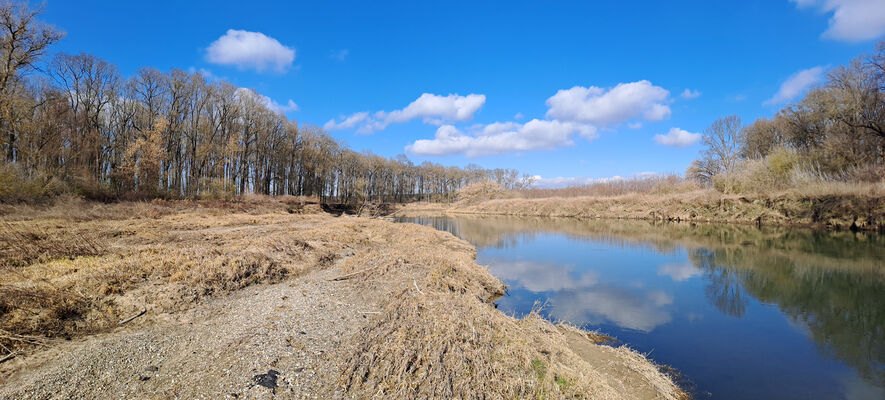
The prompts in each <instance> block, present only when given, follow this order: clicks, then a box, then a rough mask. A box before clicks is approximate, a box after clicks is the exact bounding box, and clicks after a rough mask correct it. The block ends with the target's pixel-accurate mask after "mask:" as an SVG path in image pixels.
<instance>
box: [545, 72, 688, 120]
mask: <svg viewBox="0 0 885 400" xmlns="http://www.w3.org/2000/svg"><path fill="white" fill-rule="evenodd" d="M669 96H670V92H668V91H667V90H666V89H664V88H662V87H659V86H654V85H652V84H651V82H649V81H645V80H643V81H638V82H630V83H620V84H618V85H617V86H615V87H614V88H612V89H610V90H605V89H603V88H599V87H596V86H590V87H583V86H575V87H573V88H571V89H563V90H559V91H558V92H556V94H555V95H553V96H552V97H550V98H549V99H547V107H549V110H548V111H547V116H548V117H553V118H556V119H559V120H564V121H580V122H586V123H591V124H594V125H596V126H600V127H605V126H612V125H617V124H620V123H623V122H626V121H629V120H633V119H637V118H644V119H646V120H650V121H660V120H662V119H665V118H668V117H669V116H670V107H669V106H667V104H666V102H667V100H668V98H669Z"/></svg>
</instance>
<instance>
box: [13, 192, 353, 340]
mask: <svg viewBox="0 0 885 400" xmlns="http://www.w3.org/2000/svg"><path fill="white" fill-rule="evenodd" d="M244 208H246V209H248V210H249V212H250V213H246V212H241V211H240V210H241V209H244ZM14 210H15V211H21V212H10V213H8V214H6V215H4V216H3V217H2V219H3V220H0V234H2V237H0V330H2V331H0V353H8V352H10V351H13V350H15V349H18V348H20V347H23V346H24V347H27V346H26V345H27V344H32V343H35V342H40V341H44V340H45V339H49V338H54V337H60V336H73V335H80V334H86V333H92V332H97V331H101V330H103V329H107V328H109V327H112V326H115V325H116V321H118V320H119V319H120V318H122V317H125V316H126V315H128V314H131V313H132V312H133V311H135V310H137V309H139V308H140V307H148V308H151V309H157V310H161V311H163V310H165V311H168V310H175V309H180V308H182V307H190V306H191V305H193V303H194V301H195V300H196V299H198V298H200V297H202V296H207V295H212V294H216V293H223V292H227V291H231V290H236V289H239V288H242V287H244V286H247V285H251V284H255V283H263V282H275V281H279V280H282V279H284V278H286V277H291V276H297V275H299V274H301V273H303V272H304V271H306V270H308V269H310V268H315V267H323V266H327V265H328V264H329V261H330V260H332V259H334V258H335V252H337V251H339V250H340V248H342V247H343V246H344V243H346V241H345V240H340V241H338V242H334V243H329V242H327V241H326V240H324V239H325V237H324V231H325V229H326V228H325V227H324V226H323V224H322V223H321V221H322V219H323V217H322V216H318V215H314V216H296V215H293V214H290V213H289V212H287V211H286V210H287V205H286V203H285V202H281V201H278V200H271V199H267V198H256V199H250V201H248V202H243V203H242V204H230V203H217V204H216V203H210V202H201V203H193V202H176V203H167V202H156V203H155V204H151V203H120V204H113V205H100V204H95V203H87V202H83V203H81V202H80V201H72V200H65V201H63V202H62V203H56V204H54V205H50V206H46V207H42V208H33V207H28V206H17V207H16V208H15V209H14ZM26 339H27V340H26Z"/></svg>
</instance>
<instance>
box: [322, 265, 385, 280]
mask: <svg viewBox="0 0 885 400" xmlns="http://www.w3.org/2000/svg"><path fill="white" fill-rule="evenodd" d="M383 266H384V265H383V264H382V265H377V266H374V267H372V268H366V269H364V270H360V271H357V272H354V273H350V274H347V275H341V276H339V277H337V278H332V279H329V281H330V282H334V281H343V280H347V279H350V278H353V277H355V276H357V275H359V274H363V273H366V272H369V271H372V270H376V269H378V268H381V267H383Z"/></svg>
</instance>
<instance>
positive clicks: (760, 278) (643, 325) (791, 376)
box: [415, 217, 885, 399]
mask: <svg viewBox="0 0 885 400" xmlns="http://www.w3.org/2000/svg"><path fill="white" fill-rule="evenodd" d="M415 222H419V223H425V224H429V225H434V226H436V227H437V228H438V229H443V230H447V231H450V232H452V233H454V234H456V235H458V236H460V237H462V238H464V239H466V240H468V241H470V242H471V243H473V244H474V245H476V246H477V248H478V249H479V250H480V254H479V258H480V260H479V261H480V262H481V263H486V264H488V265H489V267H490V270H491V272H492V273H493V274H495V275H496V276H498V277H499V278H501V279H502V280H504V281H505V282H507V283H508V284H510V285H511V290H512V291H513V292H514V295H513V296H512V297H513V298H512V299H509V300H506V301H510V302H511V304H510V305H509V306H510V307H512V308H513V310H514V311H516V312H521V311H526V310H525V308H526V307H528V306H527V304H528V303H529V302H533V301H534V300H537V299H542V300H544V299H549V301H550V304H551V305H550V309H549V311H548V314H549V316H550V317H551V318H554V319H561V320H568V321H571V322H574V323H578V324H589V325H595V326H609V325H610V326H616V327H618V328H621V329H627V330H633V331H637V332H640V333H642V334H643V335H645V337H647V339H646V340H647V342H648V343H649V344H650V346H649V347H652V348H656V349H660V353H664V354H667V357H670V358H672V359H669V360H663V362H667V363H668V364H671V365H675V366H676V367H677V368H680V365H684V366H685V369H689V370H690V369H691V368H695V364H696V365H697V366H698V368H699V367H704V366H709V365H713V366H715V368H718V369H722V370H727V369H728V368H733V369H734V371H733V372H732V371H729V372H727V373H724V375H726V376H727V378H726V377H720V376H718V375H717V374H714V373H709V376H706V375H704V374H705V373H706V372H705V371H704V370H699V371H698V372H694V374H695V375H697V376H698V379H699V380H701V381H702V380H704V379H707V380H709V382H698V383H699V385H700V386H705V385H706V386H707V387H709V388H712V389H710V390H711V391H713V392H714V393H717V394H716V395H715V396H714V398H720V397H722V398H748V397H747V396H743V397H742V395H741V393H735V389H733V388H732V387H731V386H728V385H727V384H726V383H723V382H725V381H726V380H738V381H740V380H741V379H744V380H745V381H746V382H741V384H743V386H734V387H737V388H747V389H746V390H745V393H744V394H746V393H749V392H750V391H751V389H749V388H748V387H752V390H756V392H755V393H756V395H755V397H774V398H790V397H792V398H846V399H866V398H876V399H881V398H885V397H883V396H882V394H883V387H885V262H883V260H885V238H883V236H881V235H876V234H864V233H851V232H840V233H832V232H813V231H807V230H796V229H794V230H783V229H771V228H763V229H758V228H755V227H748V226H715V225H692V224H672V223H671V224H652V223H646V222H640V221H580V220H574V219H549V218H509V217H497V218H488V217H482V218H471V217H458V218H457V219H453V218H439V219H421V220H416V221H415ZM582 243H583V244H582ZM505 306H506V305H505ZM704 307H712V308H711V310H715V311H712V312H713V313H718V314H719V315H720V317H716V315H715V314H710V313H709V312H708V311H705V310H706V309H705V308H704ZM721 318H725V319H724V320H723V319H721ZM702 320H703V322H699V321H702ZM698 324H701V325H698ZM699 330H706V331H708V332H698V331H699ZM735 332H740V334H739V336H733V335H738V334H737V333H735ZM622 335H623V334H622ZM680 335H681V336H684V337H692V338H694V339H693V340H695V341H697V343H696V345H695V346H694V347H697V348H703V352H702V354H703V355H702V356H697V358H698V359H691V358H690V357H689V356H688V355H687V354H691V353H692V351H693V350H694V349H693V348H691V347H686V346H687V345H686V344H685V343H683V342H684V341H678V340H672V339H671V336H680ZM717 336H719V337H721V338H717ZM729 337H731V339H728V340H730V341H731V342H737V341H738V340H740V341H743V342H745V343H746V345H747V346H748V348H747V349H738V348H735V349H728V348H727V347H729V346H734V347H737V345H733V344H731V342H728V341H727V340H726V339H722V338H729ZM803 337H804V338H807V339H801V338H803ZM634 340H635V341H637V342H639V343H640V345H641V343H642V341H643V340H644V337H641V336H637V337H633V338H631V341H634ZM669 340H672V346H673V347H674V348H673V349H672V351H671V352H670V353H667V351H668V350H667V346H668V345H671V344H670V342H669ZM717 340H718V341H717ZM803 340H807V341H810V342H812V343H813V344H814V345H813V347H810V348H811V350H810V351H811V354H806V353H808V351H807V350H805V347H803V346H804V345H803V343H802V342H803ZM706 342H709V343H706ZM680 346H682V347H680ZM704 346H706V347H704ZM764 348H769V349H771V350H770V351H769V352H779V353H781V355H780V356H779V359H777V360H773V359H771V358H770V355H769V354H764V353H765V351H763V350H762V349H764ZM754 351H755V352H757V353H759V354H753V352H754ZM716 352H721V353H722V354H717V353H716ZM815 353H816V354H817V356H815ZM729 357H731V358H729ZM735 357H738V358H737V359H739V360H741V361H740V362H744V363H746V365H745V366H742V365H738V364H739V363H738V362H737V361H734V360H735ZM754 357H755V358H754ZM717 363H722V364H723V365H717ZM728 363H732V364H735V365H733V366H729V365H727V364H728ZM839 363H841V364H839ZM840 365H842V366H847V367H850V368H851V369H850V371H854V372H853V373H850V374H849V373H847V372H845V371H843V370H841V369H839V368H844V367H840ZM754 367H758V369H759V371H756V372H755V375H754V372H753V371H749V372H748V371H739V369H741V368H743V369H750V368H754ZM766 368H767V369H766ZM791 369H792V370H791ZM769 370H770V371H778V372H777V373H780V374H782V375H784V376H774V377H772V376H766V374H769V372H766V371H769ZM783 371H791V372H783ZM798 371H801V373H800V372H798ZM840 371H841V372H840ZM684 372H688V371H684ZM689 375H691V373H689ZM720 375H722V374H720ZM818 375H819V376H818ZM753 379H757V380H759V382H758V383H759V384H757V385H754V383H753V381H752V380H753ZM765 379H768V381H765ZM772 379H775V380H777V379H781V380H782V381H781V382H779V383H777V384H773V383H771V382H769V381H771V380H772ZM791 382H792V383H791ZM763 383H764V384H763ZM791 385H793V386H794V387H791ZM716 389H718V391H717V390H716ZM723 392H728V393H726V394H723Z"/></svg>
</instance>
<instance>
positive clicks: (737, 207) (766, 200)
mask: <svg viewBox="0 0 885 400" xmlns="http://www.w3.org/2000/svg"><path fill="white" fill-rule="evenodd" d="M439 212H449V213H461V214H488V215H519V216H547V217H577V218H601V219H644V220H675V221H695V222H716V223H740V224H761V225H783V226H812V227H821V228H828V229H853V228H852V227H854V228H856V229H860V230H879V231H881V230H883V229H885V195H883V191H882V190H881V188H878V187H871V188H869V190H868V191H846V192H838V191H833V192H821V193H813V192H804V193H803V192H784V193H780V194H774V195H743V196H742V195H726V194H722V193H719V192H716V191H714V190H709V189H708V190H694V191H690V192H682V193H663V194H624V195H619V196H584V197H548V198H537V199H525V198H509V199H493V200H485V201H479V202H471V201H462V202H458V203H454V204H452V205H448V206H444V205H434V204H410V205H407V206H405V207H403V208H401V209H400V210H398V211H397V213H398V215H404V216H405V215H418V214H431V213H439Z"/></svg>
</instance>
